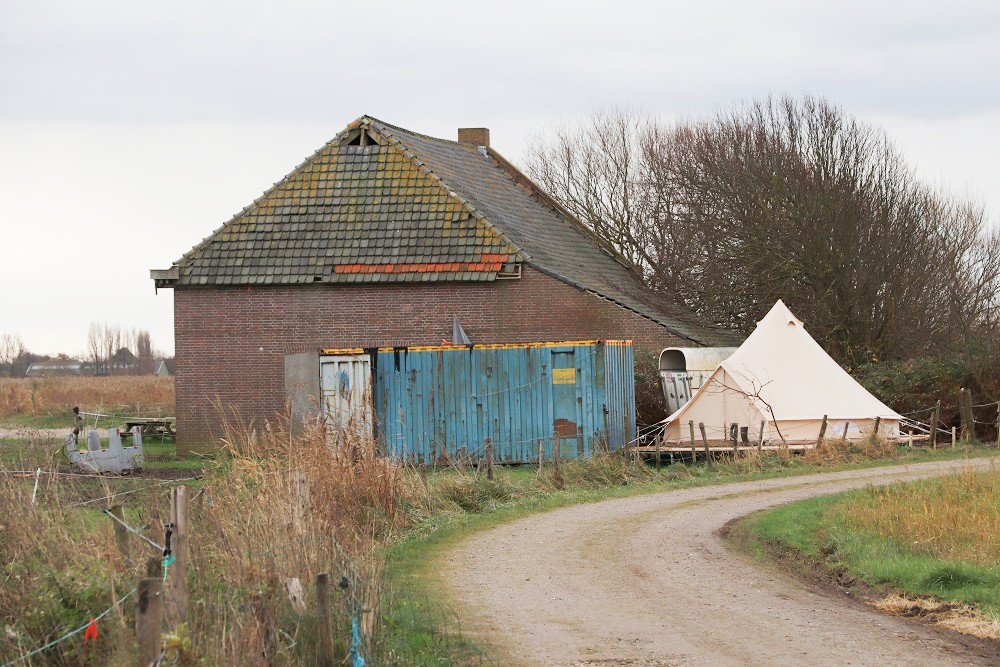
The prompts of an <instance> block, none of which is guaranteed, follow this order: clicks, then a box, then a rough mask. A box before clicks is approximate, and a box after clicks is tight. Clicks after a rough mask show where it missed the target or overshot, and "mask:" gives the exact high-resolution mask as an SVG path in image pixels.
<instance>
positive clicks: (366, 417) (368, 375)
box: [320, 354, 374, 437]
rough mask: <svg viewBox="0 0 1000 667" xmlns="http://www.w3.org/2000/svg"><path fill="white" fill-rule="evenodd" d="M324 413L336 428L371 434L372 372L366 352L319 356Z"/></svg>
mask: <svg viewBox="0 0 1000 667" xmlns="http://www.w3.org/2000/svg"><path fill="white" fill-rule="evenodd" d="M320 373H321V385H320V386H321V389H322V391H323V416H324V417H325V418H326V421H327V423H328V424H329V425H330V426H331V427H333V428H335V429H339V430H344V431H347V432H353V433H356V434H357V435H358V436H361V437H371V436H372V435H373V432H372V427H373V421H374V420H373V419H372V372H371V359H370V358H369V356H368V355H367V354H350V355H333V356H324V357H320Z"/></svg>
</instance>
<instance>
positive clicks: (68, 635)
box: [2, 587, 139, 667]
mask: <svg viewBox="0 0 1000 667" xmlns="http://www.w3.org/2000/svg"><path fill="white" fill-rule="evenodd" d="M138 590H139V588H138V587H135V588H133V589H132V590H130V591H129V592H128V593H126V594H125V595H123V596H122V597H121V598H119V599H118V600H117V601H116V602H115V603H114V604H113V605H111V606H110V607H108V608H107V609H105V610H104V611H102V612H101V613H100V614H98V615H97V616H94V617H93V618H92V619H91V620H90V621H88V622H87V623H85V624H83V625H81V626H80V627H78V628H76V629H75V630H70V631H69V632H67V633H66V634H65V635H63V636H62V637H59V638H58V639H53V640H52V641H50V642H49V643H48V644H46V645H45V646H39V647H38V648H36V649H34V650H32V651H29V652H28V653H25V654H24V655H22V656H20V657H18V658H15V659H14V660H11V661H10V662H7V663H4V664H3V665H2V667H11V666H12V665H18V664H21V663H23V662H25V661H27V660H30V659H31V658H32V657H34V656H36V655H38V654H39V653H42V652H44V651H48V650H49V649H50V648H52V647H54V646H56V645H58V644H61V643H63V642H64V641H66V640H68V639H72V638H73V637H75V636H76V635H78V634H80V633H81V632H85V631H86V630H87V628H89V627H91V626H92V625H93V624H94V623H95V622H96V621H99V620H101V619H102V618H104V617H105V616H107V615H108V614H110V613H111V612H112V611H114V610H115V609H118V607H119V606H121V604H122V603H123V602H125V600H128V599H129V598H130V597H132V596H133V595H135V593H136V591H138Z"/></svg>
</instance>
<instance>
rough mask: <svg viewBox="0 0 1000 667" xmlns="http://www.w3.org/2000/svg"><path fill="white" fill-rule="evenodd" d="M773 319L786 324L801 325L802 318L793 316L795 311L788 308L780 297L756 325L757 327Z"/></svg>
mask: <svg viewBox="0 0 1000 667" xmlns="http://www.w3.org/2000/svg"><path fill="white" fill-rule="evenodd" d="M774 321H778V322H782V323H783V324H785V325H786V326H795V327H801V326H802V320H800V319H799V318H797V317H795V313H793V312H792V311H791V310H789V308H788V306H786V305H785V302H784V301H782V300H781V299H778V300H777V301H775V302H774V305H773V306H771V310H769V311H768V312H767V315H765V316H764V317H763V318H761V319H760V320H759V321H758V322H757V326H758V327H759V326H761V325H763V324H764V323H765V322H768V323H769V322H774Z"/></svg>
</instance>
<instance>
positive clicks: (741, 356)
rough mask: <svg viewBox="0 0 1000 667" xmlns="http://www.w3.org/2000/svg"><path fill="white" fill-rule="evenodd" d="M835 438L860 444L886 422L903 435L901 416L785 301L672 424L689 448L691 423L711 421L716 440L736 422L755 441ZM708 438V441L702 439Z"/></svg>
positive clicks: (668, 432)
mask: <svg viewBox="0 0 1000 667" xmlns="http://www.w3.org/2000/svg"><path fill="white" fill-rule="evenodd" d="M824 415H826V416H827V417H828V427H827V436H828V437H843V435H844V430H845V427H846V429H847V438H848V439H851V440H858V439H861V438H863V437H865V435H866V434H868V433H870V432H871V431H872V429H873V428H874V426H875V421H876V418H879V434H880V435H882V436H885V437H898V435H899V420H900V415H898V414H897V413H896V412H894V411H893V410H892V409H890V408H889V407H888V406H886V405H885V404H884V403H882V401H880V400H878V399H877V398H875V397H874V396H873V395H872V394H871V393H869V392H868V390H866V389H865V388H864V387H862V386H861V385H860V384H859V383H858V382H857V381H856V380H855V379H854V378H852V377H851V376H850V375H849V374H848V373H847V372H846V371H845V370H844V369H843V368H841V367H840V366H839V365H838V364H837V362H835V361H834V360H833V359H831V358H830V355H828V354H827V353H826V351H824V350H823V348H822V347H820V345H819V343H817V342H816V341H815V340H813V337H812V336H810V335H809V332H807V331H806V330H805V327H804V326H803V325H802V322H801V321H800V320H799V319H798V318H797V317H795V315H793V314H792V311H790V310H789V309H788V307H787V306H785V304H784V303H782V302H781V301H780V300H779V301H778V302H777V303H775V304H774V307H773V308H771V310H770V312H769V313H768V314H767V315H766V316H765V317H764V319H762V320H760V321H759V322H758V323H757V328H756V330H754V332H753V333H752V334H751V335H750V336H749V337H748V338H747V339H746V341H745V342H744V343H743V345H741V346H740V347H739V349H737V350H736V352H734V353H733V355H732V356H730V357H729V358H728V359H726V360H725V361H723V362H722V363H720V364H719V366H718V368H716V369H715V371H714V372H713V373H712V376H711V377H710V378H709V379H708V381H707V382H705V384H704V385H702V387H701V388H700V389H699V390H698V391H697V392H696V393H695V395H694V396H693V397H692V398H691V400H690V401H689V402H688V403H687V404H686V405H684V406H683V407H681V408H680V409H679V410H677V412H675V413H674V414H672V415H670V416H669V417H667V419H666V421H665V430H664V441H666V442H686V441H688V440H689V438H690V429H689V426H688V423H689V422H691V421H693V422H694V424H695V425H697V424H699V423H704V424H705V427H706V431H707V436H708V439H709V440H727V439H728V438H729V435H730V428H731V425H732V424H734V423H735V424H737V425H738V426H739V427H747V428H748V429H749V434H750V438H751V441H752V442H756V440H757V439H759V438H760V432H761V426H760V425H761V422H763V423H764V428H763V435H764V440H765V441H768V442H774V441H777V442H782V441H784V442H809V441H815V440H816V439H817V438H818V437H819V433H820V428H821V425H822V421H823V416H824ZM699 438H700V435H699Z"/></svg>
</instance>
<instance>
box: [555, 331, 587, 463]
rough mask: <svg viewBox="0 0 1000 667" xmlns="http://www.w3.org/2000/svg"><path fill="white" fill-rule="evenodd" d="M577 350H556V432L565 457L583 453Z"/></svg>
mask: <svg viewBox="0 0 1000 667" xmlns="http://www.w3.org/2000/svg"><path fill="white" fill-rule="evenodd" d="M578 375H579V371H578V370H577V368H576V350H573V349H565V350H552V431H553V433H555V435H556V436H557V437H558V438H559V441H560V445H561V447H562V449H561V450H560V452H559V453H560V455H561V456H566V457H571V456H575V455H580V456H582V455H583V396H582V395H581V393H580V378H579V377H578Z"/></svg>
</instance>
